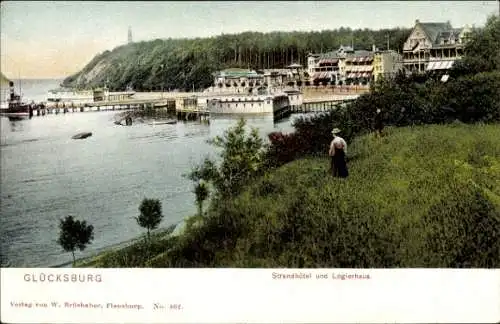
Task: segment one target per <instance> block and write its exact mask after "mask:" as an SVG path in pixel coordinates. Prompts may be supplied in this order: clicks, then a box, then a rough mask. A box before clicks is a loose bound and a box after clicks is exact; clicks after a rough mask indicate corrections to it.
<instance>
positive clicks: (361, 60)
mask: <svg viewBox="0 0 500 324" xmlns="http://www.w3.org/2000/svg"><path fill="white" fill-rule="evenodd" d="M371 61H373V57H371V56H358V57H348V58H347V59H346V62H352V63H365V62H371Z"/></svg>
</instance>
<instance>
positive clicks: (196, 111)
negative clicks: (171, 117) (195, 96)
mask: <svg viewBox="0 0 500 324" xmlns="http://www.w3.org/2000/svg"><path fill="white" fill-rule="evenodd" d="M176 115H177V119H178V120H199V121H208V120H209V118H210V110H209V109H208V107H204V106H199V105H198V106H196V107H192V108H189V107H184V108H180V109H176Z"/></svg>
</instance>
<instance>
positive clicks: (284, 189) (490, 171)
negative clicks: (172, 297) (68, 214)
mask: <svg viewBox="0 0 500 324" xmlns="http://www.w3.org/2000/svg"><path fill="white" fill-rule="evenodd" d="M386 133H387V135H386V136H385V137H383V138H375V137H373V135H367V136H363V137H360V138H357V139H356V140H355V141H354V142H353V143H351V145H350V147H349V157H350V160H349V162H348V166H349V171H350V175H349V177H348V178H347V179H336V178H332V177H331V176H330V175H329V173H328V168H329V160H328V158H327V157H322V158H304V159H300V160H297V161H294V162H291V163H289V164H287V165H284V166H282V167H281V168H279V169H277V170H273V171H270V172H269V173H268V174H266V175H265V176H264V177H262V178H261V179H258V180H257V181H255V183H253V184H252V185H250V186H249V187H248V188H247V189H246V190H245V191H244V192H243V193H242V194H241V195H240V196H239V197H237V198H236V199H234V200H232V201H226V202H224V203H220V204H219V205H218V206H215V207H214V208H212V209H211V210H210V211H209V212H208V214H207V216H206V217H205V219H204V221H203V223H202V224H201V225H200V226H195V227H191V228H190V229H189V230H187V231H186V232H185V234H183V235H182V236H181V237H179V238H177V239H173V238H165V237H164V238H163V239H162V240H156V243H155V248H154V251H156V252H154V253H150V254H149V256H148V257H147V258H142V259H141V260H138V261H140V262H139V263H134V266H148V267H186V266H188V267H494V266H496V267H498V266H500V145H499V144H498V143H500V126H499V125H498V124H497V125H464V124H460V123H457V124H452V125H447V126H437V125H429V126H419V127H407V128H389V129H387V132H386ZM139 250H141V248H138V247H135V248H129V250H128V251H125V252H124V251H118V252H116V251H115V252H108V253H107V254H104V255H101V256H99V257H97V258H96V259H95V260H98V262H97V261H96V262H94V263H87V264H84V266H119V264H120V261H119V260H118V261H116V259H117V258H118V257H117V254H121V255H125V254H126V255H131V253H137V252H139ZM141 251H142V250H141ZM129 258H130V257H129ZM110 259H113V260H115V261H114V262H110V261H109V260H110ZM146 259H147V260H146ZM99 260H101V261H99ZM102 260H105V261H102ZM141 262H142V263H141ZM117 264H118V265H117Z"/></svg>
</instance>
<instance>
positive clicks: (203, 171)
mask: <svg viewBox="0 0 500 324" xmlns="http://www.w3.org/2000/svg"><path fill="white" fill-rule="evenodd" d="M245 126H246V121H245V120H244V119H240V120H239V122H238V124H237V125H236V126H234V127H232V128H229V129H228V130H226V131H225V132H224V135H223V136H217V137H215V138H213V139H211V140H208V143H209V144H211V145H213V146H215V147H216V148H219V149H221V152H220V158H221V163H220V164H219V165H217V164H216V163H215V162H214V161H212V160H210V159H208V158H206V159H205V160H204V161H203V163H202V164H201V165H199V166H197V167H195V168H194V169H193V170H192V171H191V172H190V173H189V174H187V175H186V177H187V178H189V179H190V180H192V181H195V182H199V181H200V180H204V181H206V182H208V183H210V184H212V185H213V186H214V189H215V193H216V194H217V195H218V197H219V198H230V197H234V196H236V195H238V194H239V193H240V191H241V189H242V188H243V186H244V185H245V184H246V183H247V182H248V181H249V180H250V179H251V178H252V177H254V176H255V175H257V174H258V173H259V172H260V171H261V169H262V166H263V165H264V161H265V160H264V158H265V147H264V142H263V140H262V138H261V137H260V136H259V133H258V130H257V129H256V128H252V130H251V131H250V133H249V134H247V132H246V130H245Z"/></svg>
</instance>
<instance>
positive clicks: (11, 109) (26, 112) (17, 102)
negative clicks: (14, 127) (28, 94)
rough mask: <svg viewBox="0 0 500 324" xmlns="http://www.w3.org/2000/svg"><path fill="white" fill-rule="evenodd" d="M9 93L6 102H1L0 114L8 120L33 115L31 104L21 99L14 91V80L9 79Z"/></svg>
mask: <svg viewBox="0 0 500 324" xmlns="http://www.w3.org/2000/svg"><path fill="white" fill-rule="evenodd" d="M9 90H10V94H9V97H8V99H7V102H2V106H1V107H0V116H4V117H8V118H9V119H10V120H20V119H27V118H31V117H33V108H34V107H33V105H32V104H29V103H25V102H23V101H22V99H21V96H20V95H18V94H16V93H15V90H14V82H12V81H9Z"/></svg>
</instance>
